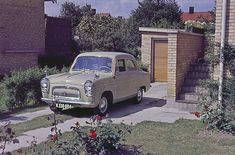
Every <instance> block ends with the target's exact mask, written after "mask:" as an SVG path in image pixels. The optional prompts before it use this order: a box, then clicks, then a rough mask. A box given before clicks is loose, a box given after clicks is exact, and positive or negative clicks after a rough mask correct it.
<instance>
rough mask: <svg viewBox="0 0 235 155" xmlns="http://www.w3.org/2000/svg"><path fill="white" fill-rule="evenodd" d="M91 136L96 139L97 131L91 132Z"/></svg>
mask: <svg viewBox="0 0 235 155" xmlns="http://www.w3.org/2000/svg"><path fill="white" fill-rule="evenodd" d="M89 136H90V137H91V138H92V139H96V137H97V133H96V131H95V130H90V133H89Z"/></svg>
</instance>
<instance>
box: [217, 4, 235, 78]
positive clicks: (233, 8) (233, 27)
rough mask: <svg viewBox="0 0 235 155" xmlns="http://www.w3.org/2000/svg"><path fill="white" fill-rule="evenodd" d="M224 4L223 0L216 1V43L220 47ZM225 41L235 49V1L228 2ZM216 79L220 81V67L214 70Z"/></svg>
mask: <svg viewBox="0 0 235 155" xmlns="http://www.w3.org/2000/svg"><path fill="white" fill-rule="evenodd" d="M222 4H223V0H216V24H215V26H216V27H215V42H216V44H218V45H219V44H220V41H221V28H222V7H223V6H222ZM225 41H226V42H227V43H228V44H229V45H232V46H234V47H235V0H227V17H226V33H225ZM215 52H216V51H215ZM214 79H215V80H218V79H219V66H215V68H214Z"/></svg>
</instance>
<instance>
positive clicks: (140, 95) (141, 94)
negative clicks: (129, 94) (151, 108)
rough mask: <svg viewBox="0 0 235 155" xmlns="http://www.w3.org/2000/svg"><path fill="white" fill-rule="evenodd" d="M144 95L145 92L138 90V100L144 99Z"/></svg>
mask: <svg viewBox="0 0 235 155" xmlns="http://www.w3.org/2000/svg"><path fill="white" fill-rule="evenodd" d="M142 97H143V92H142V90H141V89H139V90H138V93H137V100H138V101H141V100H142Z"/></svg>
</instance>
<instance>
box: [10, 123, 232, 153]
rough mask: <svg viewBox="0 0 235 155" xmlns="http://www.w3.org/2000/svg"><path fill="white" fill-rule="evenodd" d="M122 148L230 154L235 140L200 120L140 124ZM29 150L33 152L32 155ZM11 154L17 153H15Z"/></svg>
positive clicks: (40, 149) (46, 148) (46, 147)
mask: <svg viewBox="0 0 235 155" xmlns="http://www.w3.org/2000/svg"><path fill="white" fill-rule="evenodd" d="M125 138H126V139H127V141H126V142H125V143H124V142H123V144H125V145H135V146H140V148H141V150H142V153H141V154H167V155H168V154H169V155H171V154H173V155H175V154H177V155H178V154H179V155H181V154H190V155H199V154H213V155H221V154H225V155H230V154H231V155H232V154H234V152H235V137H234V136H232V135H226V134H220V133H211V132H208V131H206V130H205V127H204V125H203V124H202V122H200V121H196V120H194V121H192V120H183V119H182V120H178V121H176V122H175V123H172V124H170V123H160V122H142V123H139V124H137V125H135V126H133V130H132V133H131V134H130V135H129V136H127V137H125ZM72 139H73V134H72V133H71V132H69V133H65V134H63V135H62V137H60V138H59V140H60V141H70V140H72ZM53 148H55V144H54V143H53V142H51V141H47V142H44V143H41V144H38V145H37V146H36V147H33V149H32V148H24V149H23V154H24V153H25V151H26V150H27V154H28V155H29V154H51V153H50V150H51V149H53ZM32 151H35V152H33V153H32ZM13 154H19V153H17V151H15V152H13Z"/></svg>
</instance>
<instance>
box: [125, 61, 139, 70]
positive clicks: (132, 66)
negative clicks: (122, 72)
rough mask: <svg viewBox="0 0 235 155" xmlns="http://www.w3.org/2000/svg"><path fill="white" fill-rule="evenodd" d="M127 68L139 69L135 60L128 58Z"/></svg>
mask: <svg viewBox="0 0 235 155" xmlns="http://www.w3.org/2000/svg"><path fill="white" fill-rule="evenodd" d="M126 68H127V70H128V71H137V67H136V65H135V63H134V62H133V60H130V59H127V60H126Z"/></svg>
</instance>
